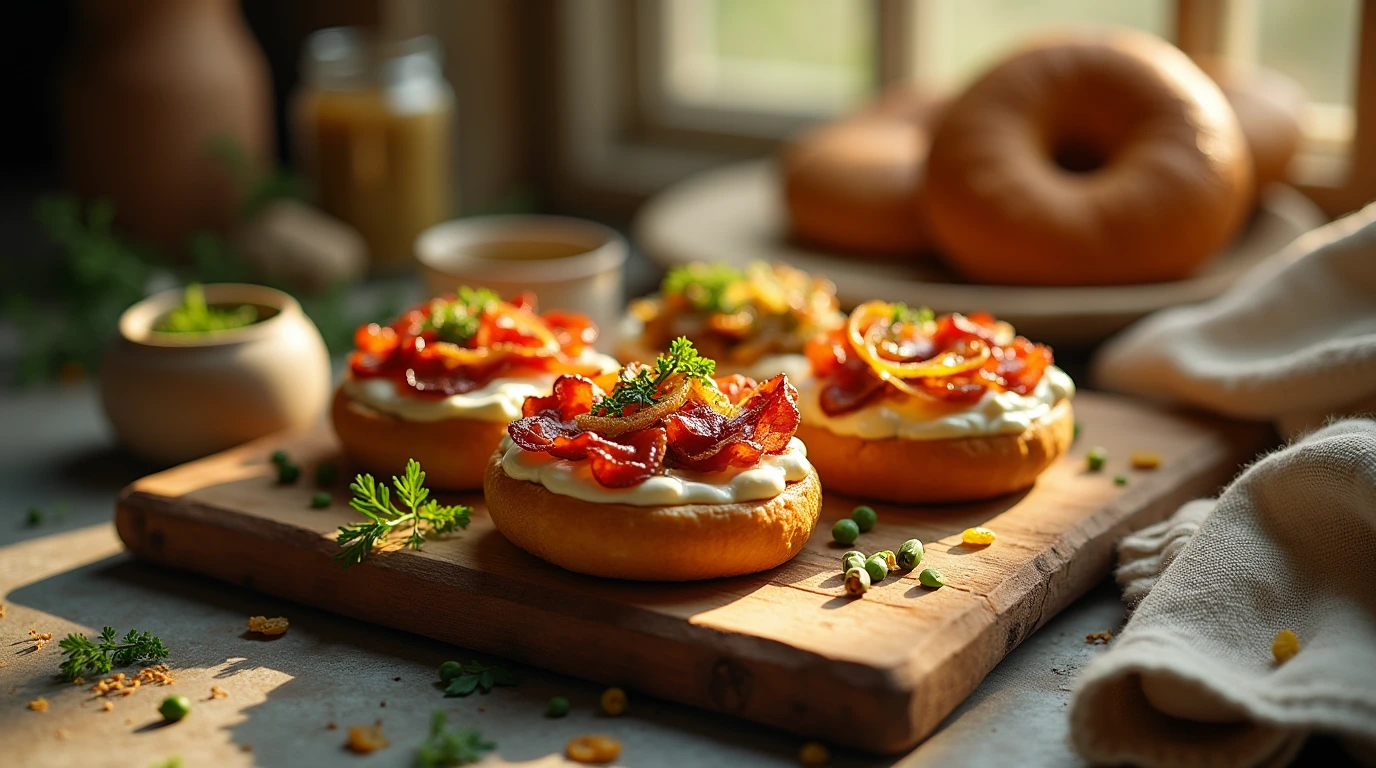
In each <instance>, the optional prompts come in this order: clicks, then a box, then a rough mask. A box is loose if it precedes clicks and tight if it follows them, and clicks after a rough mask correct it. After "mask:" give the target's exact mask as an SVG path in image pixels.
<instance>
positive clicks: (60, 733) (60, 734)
mask: <svg viewBox="0 0 1376 768" xmlns="http://www.w3.org/2000/svg"><path fill="white" fill-rule="evenodd" d="M57 738H59V739H70V738H72V732H71V731H69V730H67V729H66V728H58V729H57Z"/></svg>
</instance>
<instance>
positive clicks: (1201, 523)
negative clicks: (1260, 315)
mask: <svg viewBox="0 0 1376 768" xmlns="http://www.w3.org/2000/svg"><path fill="white" fill-rule="evenodd" d="M1119 554H1120V559H1121V567H1120V569H1119V572H1118V576H1119V580H1120V581H1121V582H1122V583H1123V584H1124V586H1125V588H1126V592H1127V595H1128V596H1129V597H1140V598H1141V602H1140V603H1139V604H1138V605H1137V609H1136V611H1135V612H1134V613H1133V616H1132V618H1131V620H1130V621H1129V622H1128V625H1127V627H1126V628H1125V629H1124V631H1123V632H1122V634H1121V635H1120V636H1119V637H1117V638H1115V639H1114V641H1113V643H1112V645H1111V646H1110V648H1109V650H1108V651H1107V652H1106V653H1105V654H1104V655H1103V656H1101V657H1100V658H1099V659H1097V660H1096V661H1095V663H1093V664H1091V665H1090V666H1089V667H1088V668H1087V669H1086V670H1085V672H1084V673H1083V674H1082V675H1081V677H1080V679H1079V681H1078V684H1077V688H1076V691H1075V695H1074V698H1073V700H1072V703H1071V709H1070V730H1071V741H1072V743H1073V745H1074V747H1075V749H1076V750H1077V751H1078V752H1079V753H1080V754H1081V755H1083V756H1084V757H1086V758H1088V759H1090V760H1092V761H1093V762H1096V763H1111V764H1119V763H1129V764H1134V765H1143V766H1271V765H1283V764H1285V763H1286V762H1288V761H1289V760H1290V759H1291V758H1292V757H1293V756H1294V755H1295V754H1296V752H1297V751H1298V750H1299V748H1300V746H1301V745H1302V744H1303V742H1304V740H1305V738H1306V737H1307V736H1308V734H1309V733H1310V732H1313V731H1322V732H1326V733H1334V734H1338V735H1340V736H1342V737H1344V739H1345V740H1347V742H1348V744H1349V746H1351V747H1352V748H1353V753H1354V754H1355V755H1357V756H1359V757H1360V758H1362V759H1365V760H1368V761H1370V760H1372V756H1373V755H1376V421H1373V420H1370V419H1349V420H1346V421H1342V422H1338V423H1335V424H1332V425H1330V426H1328V427H1325V428H1324V429H1322V430H1320V431H1318V432H1316V433H1314V434H1312V435H1310V436H1309V437H1307V438H1305V439H1304V440H1302V441H1301V442H1299V443H1296V444H1294V445H1292V446H1290V447H1288V448H1285V449H1283V450H1281V451H1278V452H1277V453H1274V454H1272V455H1270V456H1268V457H1266V458H1264V459H1262V460H1261V461H1258V462H1257V463H1256V464H1255V465H1253V466H1252V467H1251V468H1249V469H1248V470H1247V471H1246V472H1244V473H1243V474H1242V476H1241V477H1239V478H1238V479H1237V480H1236V481H1235V482H1234V483H1233V484H1232V485H1231V486H1230V487H1229V488H1228V489H1227V490H1226V491H1225V492H1224V493H1223V495H1222V496H1221V497H1220V498H1219V499H1218V500H1217V502H1214V501H1195V502H1191V503H1190V504H1187V505H1186V506H1185V507H1183V508H1182V509H1181V510H1180V512H1179V513H1177V514H1176V515H1175V516H1174V517H1172V518H1171V519H1170V520H1167V521H1166V522H1163V523H1160V524H1158V525H1154V526H1151V527H1149V528H1146V529H1143V530H1142V531H1139V532H1138V533H1136V534H1133V535H1131V536H1129V537H1128V538H1127V539H1125V540H1124V541H1123V543H1122V545H1121V548H1120V550H1119ZM1282 629H1290V630H1293V631H1294V632H1295V633H1296V634H1297V635H1298V636H1299V640H1300V652H1299V654H1298V655H1297V656H1295V657H1294V658H1292V659H1290V660H1289V661H1288V662H1286V663H1285V664H1283V665H1278V664H1276V663H1275V661H1274V659H1273V656H1272V652H1271V642H1272V640H1273V639H1274V637H1275V634H1276V633H1277V632H1278V631H1280V630H1282Z"/></svg>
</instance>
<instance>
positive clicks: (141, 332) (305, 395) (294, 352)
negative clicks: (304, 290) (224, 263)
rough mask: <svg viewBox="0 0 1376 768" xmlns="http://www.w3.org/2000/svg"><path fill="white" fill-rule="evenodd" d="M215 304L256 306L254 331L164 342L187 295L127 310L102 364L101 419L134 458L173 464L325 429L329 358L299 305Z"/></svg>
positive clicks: (239, 289) (253, 294)
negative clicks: (280, 435) (164, 329)
mask: <svg viewBox="0 0 1376 768" xmlns="http://www.w3.org/2000/svg"><path fill="white" fill-rule="evenodd" d="M204 290H205V299H206V302H207V303H209V304H252V305H255V306H257V307H259V308H260V312H261V313H263V314H266V315H268V317H266V319H263V320H260V321H259V322H257V323H254V324H253V325H249V326H245V327H243V328H235V329H232V330H227V331H216V332H213V333H207V334H173V333H158V332H156V331H154V330H153V326H154V324H155V323H156V322H157V321H158V319H159V318H161V317H162V316H163V315H165V314H167V313H168V312H170V311H172V310H173V309H174V308H175V307H177V306H178V305H180V304H181V302H182V300H183V297H184V293H183V291H182V290H181V289H176V290H171V291H165V292H163V293H159V294H156V295H154V296H151V297H149V298H147V299H144V300H143V301H141V302H139V303H138V304H135V305H134V306H132V307H130V308H129V309H128V310H126V311H125V313H124V314H123V315H122V316H121V317H120V321H119V335H118V337H117V338H116V339H115V341H114V342H113V344H112V345H111V346H110V349H109V350H108V352H107V353H106V355H105V361H104V363H103V364H102V366H101V371H100V394H101V401H102V403H103V405H104V408H105V415H106V417H107V418H109V420H110V423H111V424H112V425H113V426H114V428H115V432H116V433H117V435H118V437H119V440H120V442H121V443H122V444H123V445H124V446H125V447H127V448H128V449H129V450H130V451H132V452H133V453H135V454H137V455H138V456H141V457H143V458H145V459H149V460H151V461H155V462H158V463H161V464H174V463H180V462H183V461H189V460H191V459H195V458H199V457H201V456H206V455H209V454H211V453H216V452H218V451H222V450H224V449H226V448H230V447H233V446H235V445H238V444H240V443H243V442H246V441H249V440H253V439H254V438H258V437H262V436H263V435H267V434H270V433H273V432H277V431H280V430H283V429H290V428H295V427H306V426H309V425H311V424H313V423H315V422H316V421H317V420H319V419H320V417H321V415H322V414H323V413H324V411H325V406H326V404H327V403H328V401H329V396H330V358H329V353H328V352H327V351H326V349H325V342H324V340H322V339H321V338H320V331H318V330H316V327H315V325H314V324H313V323H311V321H310V319H309V318H307V317H306V315H305V313H303V312H302V311H301V305H299V304H297V303H296V300H295V299H293V298H292V297H290V296H288V295H287V294H285V293H282V292H281V291H277V290H273V289H271V288H265V287H263V286H258V285H239V284H231V283H225V284H218V285H207V286H205V287H204Z"/></svg>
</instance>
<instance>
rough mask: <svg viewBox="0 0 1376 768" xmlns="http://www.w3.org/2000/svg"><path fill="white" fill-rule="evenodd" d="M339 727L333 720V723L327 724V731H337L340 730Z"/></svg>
mask: <svg viewBox="0 0 1376 768" xmlns="http://www.w3.org/2000/svg"><path fill="white" fill-rule="evenodd" d="M338 727H339V725H338V724H337V723H335V721H333V720H331V721H330V722H328V723H325V730H327V731H333V730H334V729H336V728H338Z"/></svg>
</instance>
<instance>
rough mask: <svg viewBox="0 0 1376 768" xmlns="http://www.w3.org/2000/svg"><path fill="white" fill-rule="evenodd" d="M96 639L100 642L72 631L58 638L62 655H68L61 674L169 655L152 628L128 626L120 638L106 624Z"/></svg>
mask: <svg viewBox="0 0 1376 768" xmlns="http://www.w3.org/2000/svg"><path fill="white" fill-rule="evenodd" d="M96 639H97V640H98V641H99V642H92V641H91V640H90V639H89V638H88V637H86V636H85V635H81V634H71V635H67V636H66V637H65V638H63V639H61V640H59V641H58V643H57V644H58V647H60V648H61V649H62V655H63V656H66V657H67V658H66V659H65V660H63V662H62V668H61V669H62V677H64V678H65V679H67V680H75V679H77V678H78V677H81V673H82V672H93V673H96V674H101V675H105V674H109V672H110V669H111V668H112V667H127V666H129V665H130V664H135V663H138V662H144V661H155V660H157V659H165V658H167V655H168V650H167V647H166V646H164V645H163V644H162V640H160V639H159V638H156V637H154V636H153V634H152V633H150V632H144V633H142V634H140V633H139V631H138V630H137V629H131V630H129V632H128V633H127V634H126V635H125V636H124V637H123V638H120V639H118V640H117V639H115V628H114V627H106V628H105V629H103V630H101V632H100V637H98V638H96Z"/></svg>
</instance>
